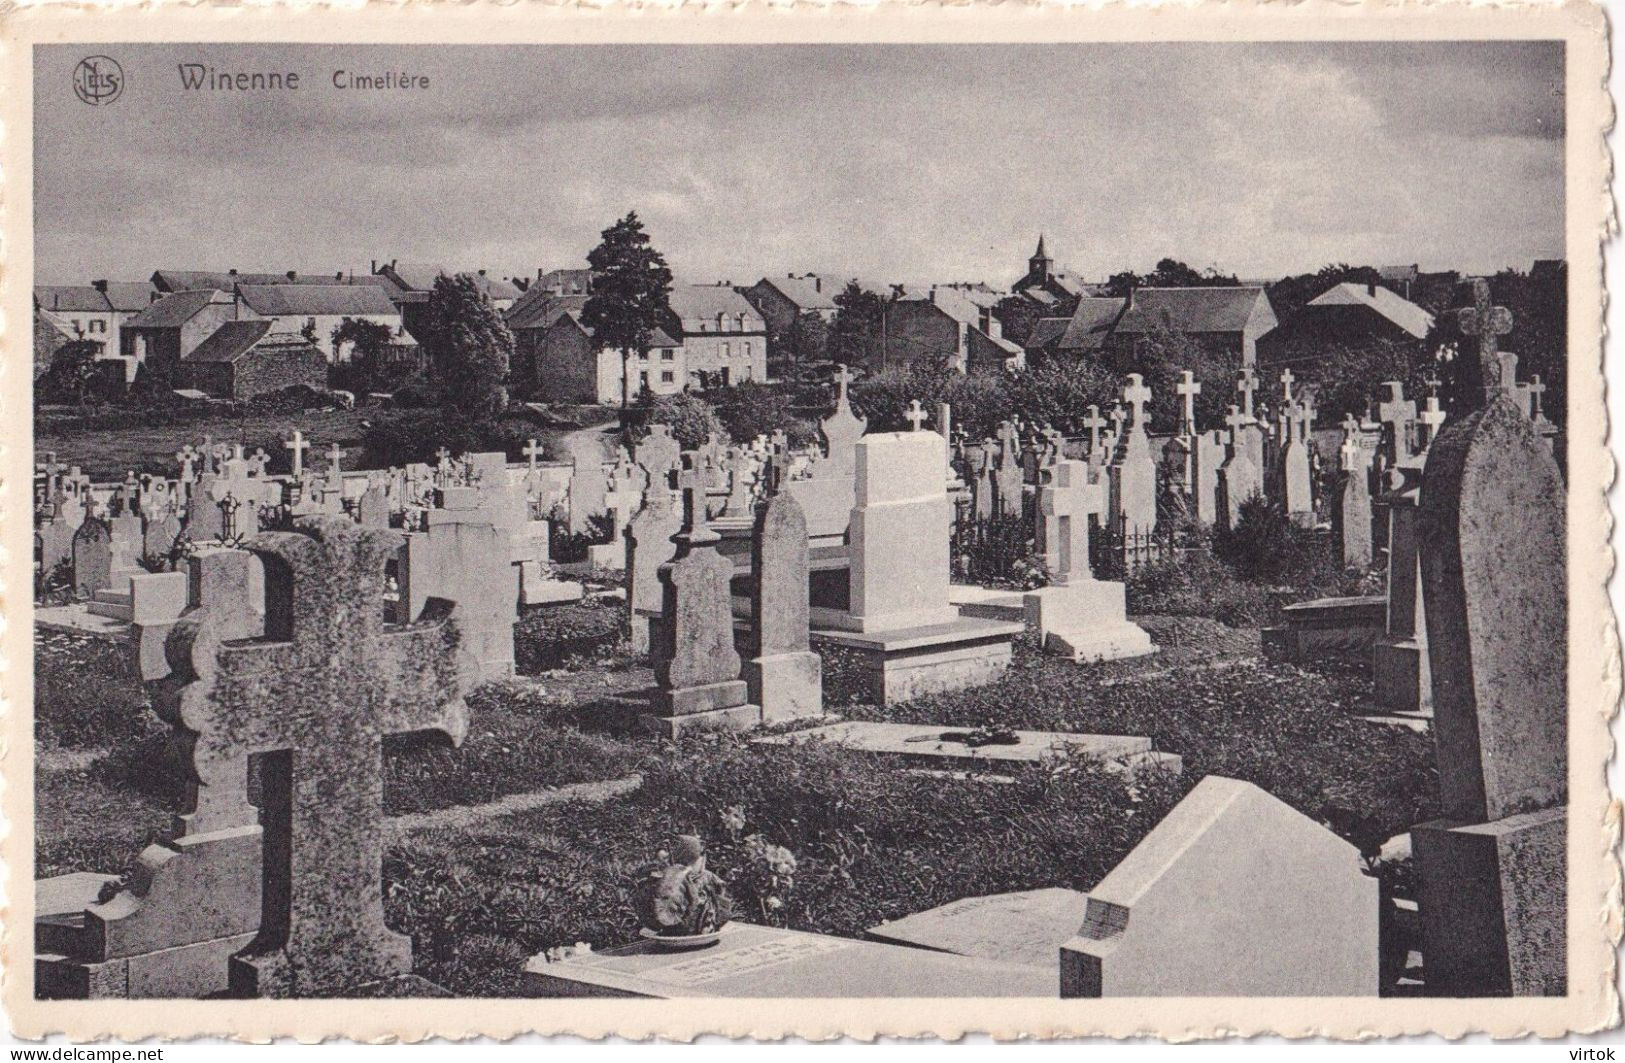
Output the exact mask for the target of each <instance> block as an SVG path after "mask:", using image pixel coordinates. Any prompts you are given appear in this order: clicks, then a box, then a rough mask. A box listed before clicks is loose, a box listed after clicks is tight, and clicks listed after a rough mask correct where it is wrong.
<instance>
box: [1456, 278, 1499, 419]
mask: <svg viewBox="0 0 1625 1063" xmlns="http://www.w3.org/2000/svg"><path fill="white" fill-rule="evenodd" d="M1472 286H1473V305H1472V306H1466V307H1462V308H1461V309H1460V310H1457V311H1456V328H1457V329H1459V330H1460V331H1461V334H1462V335H1463V336H1476V337H1478V365H1479V369H1480V370H1481V372H1482V373H1483V379H1484V388H1485V392H1486V394H1487V393H1488V392H1489V391H1490V390H1491V389H1494V388H1496V387H1503V388H1504V387H1505V386H1506V382H1505V381H1504V380H1503V379H1502V376H1501V362H1500V360H1499V359H1498V358H1497V357H1496V354H1497V350H1496V347H1497V337H1499V336H1505V335H1506V334H1507V333H1509V332H1511V331H1512V311H1510V310H1508V309H1507V308H1506V307H1504V306H1494V305H1492V304H1491V301H1490V282H1489V281H1487V280H1485V279H1484V278H1483V277H1474V278H1473V280H1472Z"/></svg>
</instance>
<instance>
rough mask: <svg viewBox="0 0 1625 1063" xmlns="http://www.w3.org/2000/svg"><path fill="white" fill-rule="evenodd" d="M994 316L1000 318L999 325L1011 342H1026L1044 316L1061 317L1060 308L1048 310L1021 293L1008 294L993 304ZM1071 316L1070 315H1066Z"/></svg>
mask: <svg viewBox="0 0 1625 1063" xmlns="http://www.w3.org/2000/svg"><path fill="white" fill-rule="evenodd" d="M993 316H994V317H995V318H997V319H998V321H999V327H1000V328H1001V329H1003V330H1004V338H1005V339H1007V340H1009V341H1010V342H1011V343H1023V344H1024V343H1026V342H1027V337H1028V336H1031V335H1032V334H1033V329H1034V328H1035V327H1037V325H1038V319H1039V318H1043V317H1061V316H1063V313H1062V311H1061V310H1060V309H1059V308H1055V309H1052V310H1050V311H1048V312H1046V311H1045V309H1044V308H1043V307H1041V306H1039V305H1038V304H1037V303H1035V302H1033V301H1032V300H1031V299H1026V298H1023V297H1022V296H1019V295H1007V296H1005V297H1004V298H1003V299H1000V300H999V301H998V302H997V303H995V304H993ZM1065 316H1070V315H1065Z"/></svg>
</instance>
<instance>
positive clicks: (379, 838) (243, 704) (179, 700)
mask: <svg viewBox="0 0 1625 1063" xmlns="http://www.w3.org/2000/svg"><path fill="white" fill-rule="evenodd" d="M400 544H401V536H400V534H399V533H397V532H392V531H388V530H384V529H378V528H362V527H360V526H358V525H356V524H354V523H352V522H351V521H350V520H349V519H348V518H345V517H335V516H317V517H306V518H302V519H301V520H300V521H299V522H298V524H297V530H296V531H291V532H268V533H263V534H260V535H258V536H255V537H254V538H252V539H250V540H249V541H248V544H247V545H248V548H249V549H251V550H253V551H254V552H255V553H256V554H259V555H260V556H261V557H263V558H265V559H266V560H267V561H270V560H273V559H274V560H275V561H276V562H278V563H277V564H266V566H265V584H266V586H265V600H266V619H265V637H264V638H263V639H257V640H251V641H237V640H235V639H232V638H231V636H229V635H226V636H225V638H223V637H222V632H221V630H220V629H218V628H217V627H215V626H214V625H212V624H211V623H210V621H209V619H208V617H207V615H206V613H205V615H204V616H203V617H202V618H201V619H199V620H196V621H192V620H183V621H182V622H181V625H180V626H179V628H178V629H177V630H176V631H175V632H173V633H172V635H171V639H172V640H174V644H175V645H176V646H177V648H178V649H180V650H181V655H180V656H178V657H176V658H174V659H175V660H179V661H184V662H187V665H186V666H184V667H182V668H179V669H177V672H176V674H175V675H174V676H173V677H172V679H173V680H174V682H173V683H172V684H171V685H170V686H169V687H168V688H166V691H165V693H164V695H163V696H164V697H165V699H166V701H168V702H169V706H168V708H169V710H170V711H169V714H168V715H166V718H171V719H177V720H179V721H181V724H180V726H182V727H184V728H185V730H186V731H188V732H191V734H192V735H193V736H194V738H193V740H192V741H191V743H190V749H191V759H192V762H193V767H194V770H196V771H197V773H198V775H199V777H200V778H203V779H217V778H220V777H221V770H220V769H221V766H222V765H225V766H226V767H227V769H228V774H230V773H232V771H234V770H236V769H237V766H239V765H242V764H244V763H246V758H247V757H248V756H249V755H253V754H260V755H262V762H261V766H260V781H261V786H262V789H263V792H264V798H263V802H262V808H263V809H264V821H265V878H266V884H265V893H264V898H263V900H262V902H261V903H262V907H263V910H262V913H261V933H260V936H259V937H258V938H256V939H255V940H254V941H253V942H252V943H251V944H250V945H249V946H248V947H247V948H246V949H244V950H243V952H241V953H239V954H237V955H236V956H234V957H233V958H232V960H231V965H230V984H231V991H232V993H233V994H234V995H247V996H273V997H315V996H331V995H334V994H336V993H338V992H341V991H343V990H344V989H346V988H347V987H355V986H361V985H366V984H368V983H378V982H385V981H388V980H390V979H394V978H398V977H401V976H404V975H408V974H410V973H411V970H412V944H411V940H410V939H409V938H407V937H405V936H404V935H401V934H397V933H395V932H394V931H392V930H390V929H389V928H388V927H387V926H385V924H384V904H383V890H382V879H383V840H384V830H383V827H384V806H383V790H384V788H383V768H384V764H383V742H384V738H385V737H386V736H389V735H395V734H405V733H410V732H417V731H440V732H443V733H445V734H447V735H449V736H450V737H451V739H452V741H453V742H454V743H455V742H459V741H460V740H461V739H462V736H463V734H464V732H465V731H466V730H467V728H468V710H467V708H466V706H465V705H464V702H463V697H462V679H461V675H462V670H461V668H460V662H459V660H458V657H459V653H460V649H459V647H460V644H461V638H460V633H459V631H458V628H457V625H456V621H455V619H454V617H453V610H454V608H455V607H454V606H452V605H451V604H450V603H447V602H440V601H438V600H436V601H434V602H432V603H431V608H430V609H428V610H426V611H425V613H424V619H422V620H420V621H419V622H417V623H415V624H412V625H410V626H406V627H401V628H393V629H387V630H386V629H385V628H384V624H383V610H382V609H381V608H379V604H380V602H381V601H382V598H383V591H384V565H385V562H386V561H388V560H389V559H390V558H391V557H393V556H394V554H395V552H396V550H397V549H399V547H400ZM242 783H243V784H246V780H242Z"/></svg>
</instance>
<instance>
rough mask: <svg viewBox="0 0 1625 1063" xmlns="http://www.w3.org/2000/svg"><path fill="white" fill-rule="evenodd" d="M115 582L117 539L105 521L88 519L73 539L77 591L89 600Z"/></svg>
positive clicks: (74, 585) (74, 576) (75, 590)
mask: <svg viewBox="0 0 1625 1063" xmlns="http://www.w3.org/2000/svg"><path fill="white" fill-rule="evenodd" d="M112 582H113V537H112V532H111V531H109V530H108V527H107V525H106V524H105V523H103V522H102V521H99V520H97V519H96V518H95V517H86V518H85V522H84V524H82V525H80V526H79V530H78V531H77V532H75V533H74V536H73V589H74V593H75V594H78V595H79V596H80V597H83V598H89V597H91V596H93V595H94V594H95V593H96V592H97V591H100V590H106V589H107V588H108V587H110V586H111V585H112Z"/></svg>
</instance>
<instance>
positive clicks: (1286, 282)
mask: <svg viewBox="0 0 1625 1063" xmlns="http://www.w3.org/2000/svg"><path fill="white" fill-rule="evenodd" d="M1344 282H1349V283H1353V284H1381V283H1382V274H1381V273H1379V272H1378V271H1377V270H1376V269H1375V268H1373V267H1371V266H1350V265H1348V264H1347V263H1344V262H1339V263H1336V264H1335V265H1326V266H1322V267H1320V269H1319V270H1317V271H1316V272H1314V273H1300V274H1298V275H1297V276H1295V277H1282V278H1281V279H1280V280H1278V281H1275V282H1273V283H1271V284H1266V285H1264V293H1265V294H1266V295H1268V296H1269V300H1270V305H1271V306H1272V307H1274V308H1275V316H1276V317H1278V318H1280V319H1281V320H1282V321H1285V320H1287V319H1288V318H1290V317H1292V316H1293V315H1294V314H1296V313H1297V312H1298V311H1299V310H1301V309H1303V308H1304V306H1306V305H1307V304H1308V303H1309V300H1311V299H1314V298H1316V297H1317V296H1320V295H1323V294H1325V293H1326V292H1327V291H1328V290H1329V289H1331V288H1332V287H1333V286H1335V285H1338V284H1342V283H1344Z"/></svg>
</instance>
